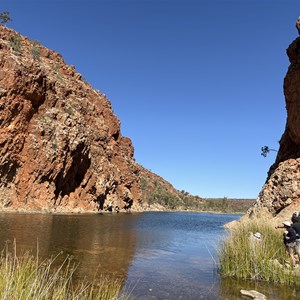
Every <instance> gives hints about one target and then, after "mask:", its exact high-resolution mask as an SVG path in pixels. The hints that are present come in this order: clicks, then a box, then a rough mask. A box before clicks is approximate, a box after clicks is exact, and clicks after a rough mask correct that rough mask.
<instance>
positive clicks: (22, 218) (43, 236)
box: [0, 214, 138, 278]
mask: <svg viewBox="0 0 300 300" xmlns="http://www.w3.org/2000/svg"><path fill="white" fill-rule="evenodd" d="M135 218H138V215H136V216H133V215H131V216H128V215H125V214H123V215H118V216H116V215H45V214H1V215H0V226H1V228H2V230H1V231H0V247H1V246H2V248H4V246H5V243H6V242H7V241H12V240H13V239H16V243H17V250H18V253H21V252H22V253H23V252H24V251H25V250H32V251H33V253H36V250H37V244H38V252H39V256H41V257H49V256H51V255H53V256H55V255H57V254H58V253H60V252H61V251H63V253H64V257H65V256H66V255H70V256H72V257H73V260H74V262H75V263H76V264H77V263H78V264H79V267H78V271H77V273H76V274H77V276H79V277H86V276H87V277H93V276H94V275H95V273H96V271H97V270H99V272H101V273H104V274H106V275H112V274H114V275H116V276H119V277H122V278H125V277H126V276H127V271H128V267H129V265H130V264H131V261H132V259H133V257H134V254H135V248H136V233H135V227H134V226H132V224H134V223H135ZM62 260H63V256H62V257H61V259H60V261H62Z"/></svg>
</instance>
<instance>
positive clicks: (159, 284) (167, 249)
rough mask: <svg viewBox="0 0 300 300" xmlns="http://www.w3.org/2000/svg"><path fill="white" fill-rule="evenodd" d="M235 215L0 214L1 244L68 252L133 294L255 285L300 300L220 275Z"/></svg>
mask: <svg viewBox="0 0 300 300" xmlns="http://www.w3.org/2000/svg"><path fill="white" fill-rule="evenodd" d="M238 218H239V216H236V215H217V214H208V213H143V214H115V215H113V214H112V215H109V214H105V215H46V214H0V226H1V227H0V228H1V230H0V248H1V247H2V248H4V246H5V243H6V241H8V240H10V241H13V240H14V239H16V242H17V247H18V248H17V249H18V252H19V253H22V252H24V250H33V253H36V249H37V243H38V249H39V256H42V257H45V258H48V257H49V256H51V255H56V254H58V253H59V252H60V251H63V253H64V255H66V254H68V255H71V256H73V257H74V261H75V262H76V263H78V264H79V268H78V269H77V273H76V274H77V275H76V276H78V277H88V278H94V275H95V273H96V271H97V270H98V271H99V272H100V273H104V274H106V275H111V276H118V277H120V278H122V279H124V280H125V281H126V282H125V284H124V290H125V291H131V296H132V297H133V298H134V299H137V300H139V299H157V300H162V299H172V300H175V299H184V300H199V299H206V300H215V299H221V300H227V299H228V300H229V299H230V300H234V299H242V296H241V295H240V290H241V289H246V290H251V289H255V290H257V291H259V292H261V293H263V294H265V295H267V296H268V298H269V299H272V300H277V299H278V300H287V299H288V300H296V299H300V292H299V290H296V289H293V288H291V287H274V286H272V285H270V284H267V283H262V282H259V283H253V282H249V281H237V280H233V279H220V277H219V275H218V273H217V270H216V265H215V261H217V260H218V259H217V256H216V251H215V247H216V246H217V245H218V242H219V239H220V237H221V236H222V235H224V234H225V231H224V228H223V225H224V224H225V223H227V222H230V221H232V220H235V219H238Z"/></svg>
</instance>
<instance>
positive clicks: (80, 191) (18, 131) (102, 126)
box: [0, 26, 141, 211]
mask: <svg viewBox="0 0 300 300" xmlns="http://www.w3.org/2000/svg"><path fill="white" fill-rule="evenodd" d="M12 40H13V41H14V43H15V44H13V43H12ZM17 41H19V42H18V43H17ZM16 45H17V46H16ZM0 132H1V134H0V145H1V148H0V160H1V165H0V207H1V206H2V207H9V208H19V209H26V210H30V209H38V210H46V211H49V210H50V211H51V210H56V211H57V210H58V211H87V210H91V211H96V210H97V209H98V208H103V207H104V206H105V203H106V202H108V201H113V202H114V203H115V205H118V206H119V207H121V208H122V207H123V206H124V205H125V204H126V203H127V202H128V201H131V202H132V201H133V205H134V206H137V207H138V205H137V204H138V202H139V200H140V197H141V188H140V180H139V170H140V167H139V166H138V165H137V164H136V162H135V160H134V149H133V146H132V143H131V141H130V139H129V138H125V137H123V136H122V135H121V132H120V121H119V120H118V118H117V117H116V116H115V115H114V113H113V112H112V108H111V104H110V102H109V100H108V99H107V98H106V96H105V95H104V94H101V93H100V92H99V91H97V90H95V89H93V88H91V86H90V85H89V84H88V83H86V82H84V81H83V80H82V78H81V75H80V74H79V73H77V72H76V70H75V68H74V67H73V66H67V65H66V64H65V62H64V61H63V59H62V57H61V56H60V55H59V54H58V53H55V52H54V51H52V50H49V49H46V48H44V47H43V46H41V45H37V44H35V43H33V42H32V41H30V40H29V39H28V38H26V37H23V36H20V35H19V34H18V33H16V32H15V31H14V30H11V29H8V28H6V27H3V26H1V27H0Z"/></svg>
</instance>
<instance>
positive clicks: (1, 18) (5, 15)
mask: <svg viewBox="0 0 300 300" xmlns="http://www.w3.org/2000/svg"><path fill="white" fill-rule="evenodd" d="M9 21H12V19H11V17H10V16H9V12H8V11H4V12H2V13H0V22H1V23H2V24H4V25H5V24H6V23H7V22H9Z"/></svg>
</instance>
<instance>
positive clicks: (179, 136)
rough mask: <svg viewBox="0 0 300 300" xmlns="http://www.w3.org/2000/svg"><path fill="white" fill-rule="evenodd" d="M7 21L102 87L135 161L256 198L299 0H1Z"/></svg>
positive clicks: (279, 116)
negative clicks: (7, 12) (7, 13)
mask: <svg viewBox="0 0 300 300" xmlns="http://www.w3.org/2000/svg"><path fill="white" fill-rule="evenodd" d="M4 10H9V11H10V15H11V17H12V19H13V22H11V23H9V24H8V26H9V27H11V28H14V29H15V30H17V31H18V32H20V33H21V34H23V35H25V36H27V37H29V38H30V39H32V40H38V41H40V42H41V44H43V45H45V46H46V47H48V48H50V49H54V50H56V51H57V52H59V53H61V54H62V56H63V57H64V59H65V61H66V63H67V64H71V65H75V67H76V69H77V71H78V72H80V73H81V74H82V75H83V76H84V78H85V79H86V80H87V81H88V82H90V83H91V85H92V86H93V87H94V88H96V89H99V90H100V91H101V92H102V93H105V94H106V96H107V97H108V99H109V100H110V101H111V103H112V107H113V110H114V112H115V114H116V115H117V116H118V118H119V119H120V121H121V131H122V135H123V136H127V137H130V138H131V139H132V142H133V145H134V147H135V159H136V161H137V162H138V163H140V164H141V165H143V166H144V167H146V168H147V169H150V170H151V171H153V172H154V173H156V174H158V175H160V176H162V177H163V178H164V179H166V180H167V181H169V182H170V183H172V184H173V185H174V187H175V188H177V189H179V190H185V191H187V192H189V193H190V194H193V195H199V196H201V197H230V198H256V197H257V196H258V193H259V191H260V190H261V188H262V186H263V184H264V182H265V180H266V177H267V171H268V169H269V167H270V166H271V165H272V163H273V162H274V161H275V158H276V153H275V152H271V153H269V155H268V156H267V157H266V158H264V157H262V156H261V154H260V149H261V147H262V146H264V145H267V146H269V147H270V148H273V149H278V147H279V144H278V141H279V140H280V137H281V135H282V133H283V131H284V127H285V122H286V110H285V101H284V95H283V78H284V76H285V74H286V71H287V68H288V65H289V61H288V58H287V56H286V48H287V47H288V45H289V44H290V43H291V42H292V41H293V40H294V39H295V38H296V37H297V36H298V33H297V30H296V28H295V23H296V19H297V18H298V16H299V15H300V2H299V0H297V1H296V0H294V1H293V0H248V1H247V0H231V1H230V0H228V1H226V0H203V1H201V0H194V1H192V0H107V1H104V0H98V1H96V0H95V1H92V0H65V1H64V0H57V1H55V0H49V1H48V0H35V1H33V0H32V1H31V0H0V11H4Z"/></svg>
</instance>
